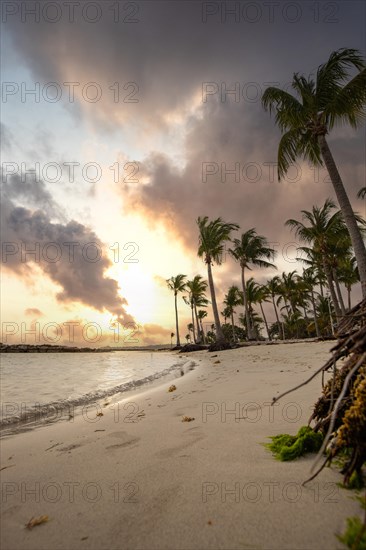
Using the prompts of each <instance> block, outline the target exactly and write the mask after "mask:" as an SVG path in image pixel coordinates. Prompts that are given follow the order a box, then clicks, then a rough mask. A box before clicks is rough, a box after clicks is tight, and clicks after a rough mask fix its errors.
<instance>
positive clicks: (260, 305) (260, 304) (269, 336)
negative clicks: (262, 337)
mask: <svg viewBox="0 0 366 550" xmlns="http://www.w3.org/2000/svg"><path fill="white" fill-rule="evenodd" d="M259 307H260V308H261V313H262V317H263V321H264V324H265V326H266V331H267V334H268V340H272V338H271V335H270V334H269V328H268V323H267V318H266V316H265V314H264V311H263V306H262V302H259Z"/></svg>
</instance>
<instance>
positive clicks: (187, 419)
mask: <svg viewBox="0 0 366 550" xmlns="http://www.w3.org/2000/svg"><path fill="white" fill-rule="evenodd" d="M193 420H195V419H194V418H193V416H183V418H182V422H193Z"/></svg>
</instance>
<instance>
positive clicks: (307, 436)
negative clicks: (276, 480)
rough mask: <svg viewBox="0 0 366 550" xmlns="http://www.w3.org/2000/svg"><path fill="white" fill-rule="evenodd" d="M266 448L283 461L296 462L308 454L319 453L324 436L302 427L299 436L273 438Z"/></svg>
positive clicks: (307, 427)
mask: <svg viewBox="0 0 366 550" xmlns="http://www.w3.org/2000/svg"><path fill="white" fill-rule="evenodd" d="M271 439H272V443H267V444H266V447H267V448H268V449H269V450H270V451H271V452H272V453H273V454H274V456H275V457H276V458H277V459H279V460H281V461H288V460H295V459H296V458H298V457H300V456H303V455H304V454H306V453H316V452H317V451H319V449H320V447H321V445H322V442H323V435H322V434H321V433H319V432H314V430H313V429H312V428H310V427H309V426H302V427H301V428H300V429H299V431H298V433H297V435H289V434H280V435H275V436H272V437H271Z"/></svg>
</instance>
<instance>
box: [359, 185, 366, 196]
mask: <svg viewBox="0 0 366 550" xmlns="http://www.w3.org/2000/svg"><path fill="white" fill-rule="evenodd" d="M357 197H358V198H359V199H364V198H365V197H366V187H361V189H360V190H359V192H358V193H357Z"/></svg>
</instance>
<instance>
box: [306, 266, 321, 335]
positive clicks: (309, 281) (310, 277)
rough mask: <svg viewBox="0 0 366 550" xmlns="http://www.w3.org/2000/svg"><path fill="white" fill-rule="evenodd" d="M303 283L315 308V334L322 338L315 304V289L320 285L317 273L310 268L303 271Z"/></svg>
mask: <svg viewBox="0 0 366 550" xmlns="http://www.w3.org/2000/svg"><path fill="white" fill-rule="evenodd" d="M302 281H303V283H304V285H305V288H306V289H307V290H308V292H309V293H310V300H311V305H312V306H313V315H314V326H315V332H316V335H317V338H320V330H319V324H318V319H317V317H316V304H315V293H314V287H315V286H316V285H317V284H318V282H319V279H318V277H317V275H316V273H315V271H314V270H313V269H312V268H311V267H308V268H307V269H304V271H303V274H302Z"/></svg>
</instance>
